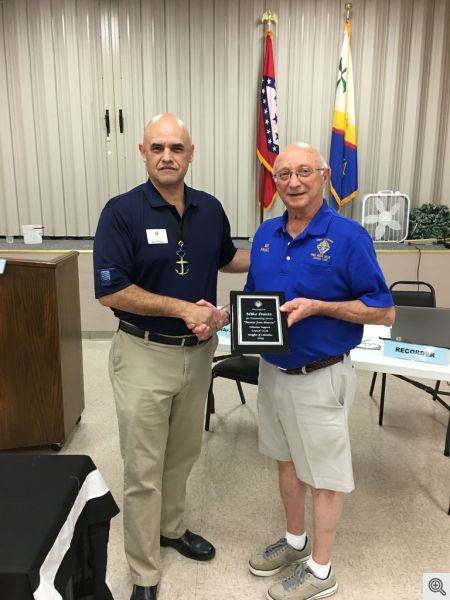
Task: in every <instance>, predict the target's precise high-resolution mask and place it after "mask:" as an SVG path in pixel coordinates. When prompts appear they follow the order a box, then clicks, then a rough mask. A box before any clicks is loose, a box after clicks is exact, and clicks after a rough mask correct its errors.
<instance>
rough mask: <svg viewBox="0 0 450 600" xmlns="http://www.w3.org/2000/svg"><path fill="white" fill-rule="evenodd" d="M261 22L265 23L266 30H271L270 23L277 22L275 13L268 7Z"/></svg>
mask: <svg viewBox="0 0 450 600" xmlns="http://www.w3.org/2000/svg"><path fill="white" fill-rule="evenodd" d="M261 23H267V31H272V23H278V15H277V13H274V12H272V11H271V10H270V9H269V10H266V12H265V13H264V14H263V16H262V19H261Z"/></svg>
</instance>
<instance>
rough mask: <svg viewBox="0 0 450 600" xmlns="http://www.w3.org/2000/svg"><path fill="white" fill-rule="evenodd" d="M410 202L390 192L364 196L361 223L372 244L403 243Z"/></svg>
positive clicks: (406, 198)
mask: <svg viewBox="0 0 450 600" xmlns="http://www.w3.org/2000/svg"><path fill="white" fill-rule="evenodd" d="M409 207H410V201H409V198H408V196H406V195H405V194H401V193H400V192H395V193H394V192H393V191H392V190H383V191H380V192H377V193H376V194H366V195H365V196H364V198H363V203H362V218H361V223H362V224H363V226H364V227H365V228H366V229H367V231H368V232H369V235H370V237H371V238H372V239H373V241H374V242H403V240H405V239H406V238H407V236H408V222H409Z"/></svg>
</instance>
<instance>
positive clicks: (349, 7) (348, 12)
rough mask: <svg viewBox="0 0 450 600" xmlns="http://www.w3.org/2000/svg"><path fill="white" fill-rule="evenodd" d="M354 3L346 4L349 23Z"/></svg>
mask: <svg viewBox="0 0 450 600" xmlns="http://www.w3.org/2000/svg"><path fill="white" fill-rule="evenodd" d="M352 6H353V5H352V3H351V2H347V3H346V4H345V10H346V11H347V21H348V19H350V11H351V10H352Z"/></svg>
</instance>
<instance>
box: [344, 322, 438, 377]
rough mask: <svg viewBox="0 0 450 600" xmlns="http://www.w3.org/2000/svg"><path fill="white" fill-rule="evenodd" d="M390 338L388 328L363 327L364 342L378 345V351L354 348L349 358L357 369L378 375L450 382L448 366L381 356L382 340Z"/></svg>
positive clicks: (378, 326) (377, 326) (376, 326)
mask: <svg viewBox="0 0 450 600" xmlns="http://www.w3.org/2000/svg"><path fill="white" fill-rule="evenodd" d="M389 336H390V328H389V327H384V326H383V325H365V326H364V335H363V341H364V342H374V343H376V344H379V345H380V349H379V350H367V349H365V348H355V349H354V350H352V351H351V352H350V357H351V359H352V362H353V364H354V365H355V367H356V368H357V369H362V370H364V371H377V372H378V373H395V374H396V375H404V376H405V377H420V378H423V379H435V380H436V381H448V380H450V365H432V364H429V363H424V362H419V361H417V360H410V359H402V358H391V357H389V356H383V340H382V339H380V338H383V337H386V338H389Z"/></svg>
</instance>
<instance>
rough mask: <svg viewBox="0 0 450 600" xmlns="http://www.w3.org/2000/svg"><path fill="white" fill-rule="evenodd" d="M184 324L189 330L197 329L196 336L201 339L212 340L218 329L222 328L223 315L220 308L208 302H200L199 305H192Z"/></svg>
mask: <svg viewBox="0 0 450 600" xmlns="http://www.w3.org/2000/svg"><path fill="white" fill-rule="evenodd" d="M183 318H184V322H185V323H186V325H187V326H188V327H189V329H191V330H193V329H195V330H196V331H195V334H196V335H197V336H198V338H199V339H208V338H210V337H211V336H212V335H213V334H214V333H215V332H216V331H217V330H218V329H220V328H221V327H222V322H223V315H222V313H221V312H220V310H219V309H218V308H216V307H215V306H213V305H212V304H210V303H209V302H206V300H199V302H198V303H197V304H190V305H189V307H188V309H187V311H186V315H185V316H184V317H183Z"/></svg>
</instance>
